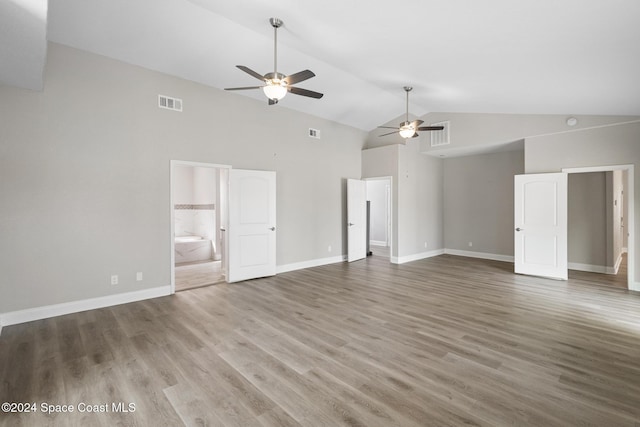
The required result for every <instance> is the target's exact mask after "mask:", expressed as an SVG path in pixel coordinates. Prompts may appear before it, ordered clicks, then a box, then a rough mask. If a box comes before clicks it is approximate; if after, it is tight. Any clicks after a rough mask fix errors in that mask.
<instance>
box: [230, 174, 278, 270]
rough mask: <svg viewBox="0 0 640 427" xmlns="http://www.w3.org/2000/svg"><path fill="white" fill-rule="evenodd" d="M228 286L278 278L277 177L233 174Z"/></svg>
mask: <svg viewBox="0 0 640 427" xmlns="http://www.w3.org/2000/svg"><path fill="white" fill-rule="evenodd" d="M227 233H228V234H229V238H228V242H229V246H228V252H227V253H228V262H229V264H228V269H229V270H228V275H227V281H228V282H238V281H240V280H247V279H254V278H256V277H265V276H273V275H274V274H276V173H275V172H271V171H252V170H240V169H231V170H230V171H229V217H228V229H227Z"/></svg>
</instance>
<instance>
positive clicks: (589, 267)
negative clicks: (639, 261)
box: [567, 259, 622, 274]
mask: <svg viewBox="0 0 640 427" xmlns="http://www.w3.org/2000/svg"><path fill="white" fill-rule="evenodd" d="M620 260H622V259H620ZM619 265H620V263H618V266H619ZM567 266H568V267H569V270H577V271H587V272H589V273H601V274H616V271H617V268H616V267H607V266H606V265H595V264H581V263H579V262H570V263H568V265H567Z"/></svg>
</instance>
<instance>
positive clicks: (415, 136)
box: [411, 132, 419, 138]
mask: <svg viewBox="0 0 640 427" xmlns="http://www.w3.org/2000/svg"><path fill="white" fill-rule="evenodd" d="M418 136H419V135H418V132H415V133H414V134H413V136H412V137H411V138H417V137H418Z"/></svg>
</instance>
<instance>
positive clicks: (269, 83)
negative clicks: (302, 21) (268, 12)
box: [225, 18, 323, 105]
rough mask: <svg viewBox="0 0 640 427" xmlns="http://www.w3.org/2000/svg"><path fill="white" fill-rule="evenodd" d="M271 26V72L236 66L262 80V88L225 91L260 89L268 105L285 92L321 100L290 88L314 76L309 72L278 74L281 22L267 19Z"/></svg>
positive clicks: (307, 91)
mask: <svg viewBox="0 0 640 427" xmlns="http://www.w3.org/2000/svg"><path fill="white" fill-rule="evenodd" d="M269 22H270V23H271V26H272V27H273V72H272V73H267V74H265V75H264V76H262V75H260V74H258V73H257V72H255V71H253V70H252V69H250V68H249V67H245V66H244V65H236V67H238V68H239V69H241V70H242V71H244V72H245V73H247V74H249V75H251V76H253V77H255V78H256V79H258V80H262V81H263V82H264V84H263V85H262V86H248V87H229V88H225V90H249V89H262V91H263V92H264V94H265V95H266V96H267V98H269V105H273V104H277V103H278V101H279V100H281V99H282V98H284V96H285V95H286V94H287V92H291V93H293V94H294V95H302V96H308V97H309V98H316V99H320V98H322V96H323V94H322V93H319V92H314V91H312V90H307V89H302V88H299V87H295V86H292V85H294V84H296V83H300V82H302V81H305V80H307V79H310V78H311V77H314V76H315V74H314V73H313V71H310V70H303V71H300V72H298V73H295V74H291V75H290V76H285V75H284V74H282V73H279V72H278V28H280V27H281V26H282V24H283V22H282V21H281V20H280V19H278V18H271V19H269Z"/></svg>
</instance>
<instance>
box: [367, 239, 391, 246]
mask: <svg viewBox="0 0 640 427" xmlns="http://www.w3.org/2000/svg"><path fill="white" fill-rule="evenodd" d="M369 245H370V246H387V242H383V241H381V240H369Z"/></svg>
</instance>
